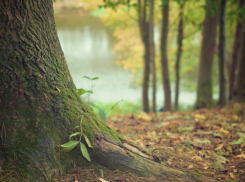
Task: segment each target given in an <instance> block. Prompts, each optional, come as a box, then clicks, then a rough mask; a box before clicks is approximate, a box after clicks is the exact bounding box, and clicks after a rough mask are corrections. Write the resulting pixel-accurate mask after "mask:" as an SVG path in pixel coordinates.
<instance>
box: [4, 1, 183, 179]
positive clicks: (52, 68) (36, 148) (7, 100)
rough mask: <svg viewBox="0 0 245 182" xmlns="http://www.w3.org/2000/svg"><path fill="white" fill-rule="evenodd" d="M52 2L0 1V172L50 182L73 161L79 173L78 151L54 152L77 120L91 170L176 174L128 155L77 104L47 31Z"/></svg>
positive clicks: (51, 27) (126, 148) (124, 144)
mask: <svg viewBox="0 0 245 182" xmlns="http://www.w3.org/2000/svg"><path fill="white" fill-rule="evenodd" d="M52 3H53V2H52V0H19V1H14V0H2V1H0V24H1V27H0V50H1V51H0V78H1V79H0V108H1V112H0V131H1V135H0V146H1V148H0V159H1V161H2V159H3V164H1V167H2V170H11V171H15V173H13V174H18V178H19V179H18V180H19V181H25V180H27V181H52V180H53V179H55V178H57V177H59V176H61V175H64V173H65V172H66V170H67V169H70V168H72V166H73V164H74V162H76V163H77V164H78V165H79V166H81V167H83V166H84V165H86V164H87V161H86V160H85V159H84V158H83V157H82V155H81V153H80V151H79V149H78V148H75V149H74V150H72V151H71V152H69V153H61V152H60V151H59V149H58V148H57V147H56V146H57V145H60V144H63V143H65V142H67V140H68V138H69V134H71V131H72V129H73V127H74V126H76V125H79V124H80V121H81V119H82V118H84V119H83V120H82V128H83V129H82V131H83V133H85V134H86V135H87V136H88V138H89V139H90V141H91V142H92V145H93V147H94V150H89V154H90V156H91V159H92V162H93V163H94V164H96V162H98V163H100V164H101V165H103V166H106V167H108V168H110V169H113V170H115V169H119V170H122V171H131V172H133V173H135V174H138V175H141V176H154V177H156V176H157V177H159V178H162V177H164V175H166V174H168V173H171V174H174V175H183V173H182V172H180V171H176V170H173V169H169V168H167V167H164V166H161V165H160V164H158V163H156V162H154V161H153V160H152V159H151V156H149V155H147V154H145V155H143V154H142V155H140V154H135V153H134V152H132V149H135V148H134V147H133V146H131V147H129V145H128V144H127V142H126V141H124V140H122V139H121V138H120V137H119V135H118V134H117V133H116V132H114V131H113V130H111V129H110V128H109V127H108V126H107V125H106V124H105V123H104V122H103V121H101V120H99V119H98V118H97V117H96V116H95V115H94V114H93V111H92V109H91V108H90V107H89V106H87V105H86V104H84V102H83V101H82V100H81V99H80V98H79V96H78V95H77V93H76V88H75V85H74V83H73V81H72V78H71V76H70V73H69V70H68V67H67V64H66V61H65V58H64V54H63V52H62V50H61V47H60V43H59V40H58V37H57V33H56V30H55V23H54V15H53V7H52ZM83 142H84V141H83ZM84 143H85V142H84ZM137 153H138V152H137ZM142 156H143V157H142Z"/></svg>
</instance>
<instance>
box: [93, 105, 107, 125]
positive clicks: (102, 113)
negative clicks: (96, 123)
mask: <svg viewBox="0 0 245 182" xmlns="http://www.w3.org/2000/svg"><path fill="white" fill-rule="evenodd" d="M90 106H92V107H94V108H97V109H99V116H100V118H101V119H102V120H103V121H105V122H106V113H105V111H104V110H102V109H101V108H100V107H99V106H97V105H94V104H92V103H91V104H90Z"/></svg>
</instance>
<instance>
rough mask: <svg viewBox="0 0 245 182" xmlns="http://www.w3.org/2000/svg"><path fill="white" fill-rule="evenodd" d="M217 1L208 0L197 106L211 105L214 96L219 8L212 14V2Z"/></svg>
mask: <svg viewBox="0 0 245 182" xmlns="http://www.w3.org/2000/svg"><path fill="white" fill-rule="evenodd" d="M215 2H216V3H217V1H211V0H206V3H207V8H206V17H205V20H204V27H203V34H202V46H201V55H200V63H199V72H198V86H197V101H196V108H205V107H211V105H212V102H213V98H212V67H213V57H214V48H215V38H216V27H217V22H218V16H217V15H218V14H217V10H215V9H213V11H214V13H215V14H214V16H212V14H211V11H210V9H211V8H214V7H212V6H211V5H212V3H215Z"/></svg>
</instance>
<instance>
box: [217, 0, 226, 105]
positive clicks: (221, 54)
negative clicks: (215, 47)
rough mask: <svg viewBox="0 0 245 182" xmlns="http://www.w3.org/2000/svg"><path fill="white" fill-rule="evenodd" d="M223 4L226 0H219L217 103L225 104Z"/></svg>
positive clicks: (224, 4)
mask: <svg viewBox="0 0 245 182" xmlns="http://www.w3.org/2000/svg"><path fill="white" fill-rule="evenodd" d="M225 6H226V0H221V1H220V16H219V27H220V28H219V100H218V103H217V104H218V105H225V104H226V87H225V85H226V81H225V72H224V64H225Z"/></svg>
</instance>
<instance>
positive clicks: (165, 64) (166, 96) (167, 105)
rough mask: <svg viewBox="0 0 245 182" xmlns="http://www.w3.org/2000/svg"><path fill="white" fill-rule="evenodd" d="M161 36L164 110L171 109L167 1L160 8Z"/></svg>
mask: <svg viewBox="0 0 245 182" xmlns="http://www.w3.org/2000/svg"><path fill="white" fill-rule="evenodd" d="M162 16H163V17H162V32H161V34H162V37H161V65H162V80H163V88H164V111H171V110H172V106H171V91H170V83H169V71H168V55H167V37H168V21H169V20H168V16H169V2H167V3H166V4H164V5H163V8H162Z"/></svg>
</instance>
